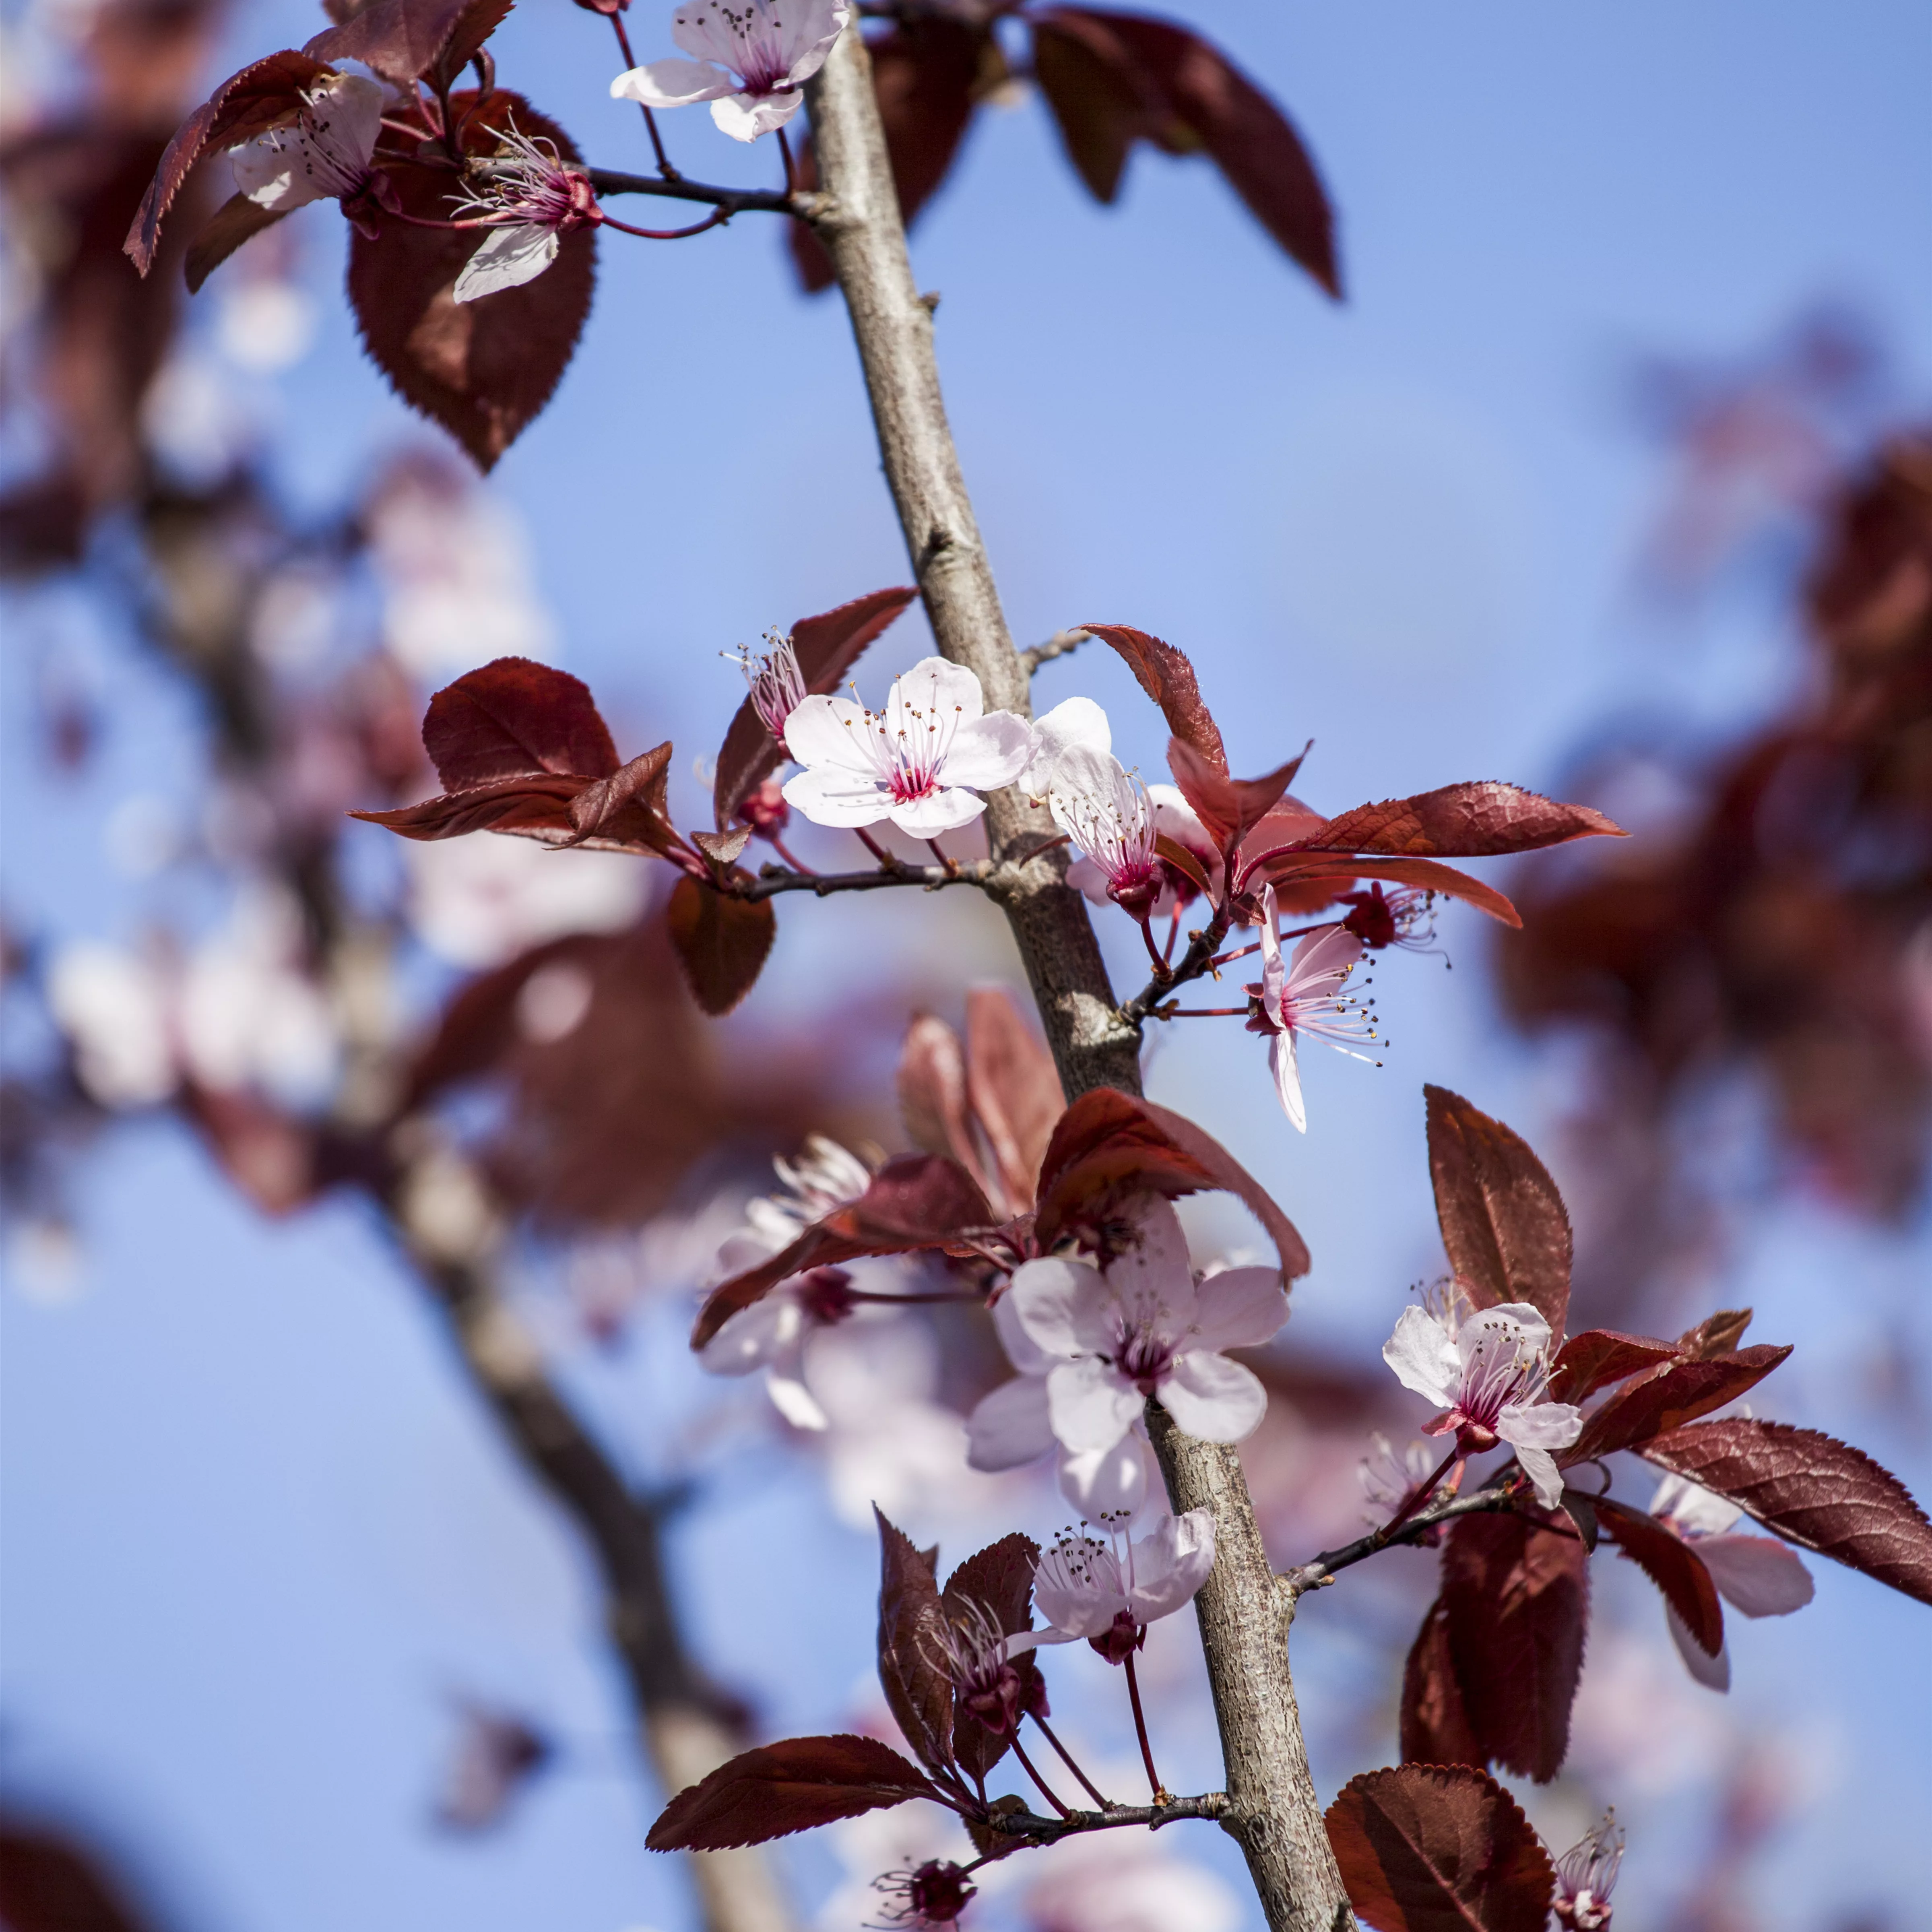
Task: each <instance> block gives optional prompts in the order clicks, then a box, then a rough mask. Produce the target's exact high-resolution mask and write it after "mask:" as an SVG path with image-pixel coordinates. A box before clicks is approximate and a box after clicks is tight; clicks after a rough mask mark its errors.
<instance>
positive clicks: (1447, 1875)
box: [1325, 1764, 1556, 1932]
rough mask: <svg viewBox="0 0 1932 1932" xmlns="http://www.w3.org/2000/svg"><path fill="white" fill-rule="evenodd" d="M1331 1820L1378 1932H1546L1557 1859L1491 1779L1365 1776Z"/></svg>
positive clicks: (1362, 1911)
mask: <svg viewBox="0 0 1932 1932" xmlns="http://www.w3.org/2000/svg"><path fill="white" fill-rule="evenodd" d="M1325 1823H1327V1825H1328V1842H1329V1843H1330V1844H1331V1846H1333V1847H1334V1852H1335V1862H1336V1863H1337V1864H1338V1865H1339V1866H1340V1867H1341V1872H1342V1882H1343V1885H1346V1887H1347V1888H1348V1892H1349V1903H1350V1904H1351V1905H1352V1906H1354V1907H1355V1910H1356V1912H1357V1913H1358V1915H1360V1916H1361V1919H1362V1921H1363V1922H1364V1924H1367V1925H1370V1926H1373V1927H1374V1928H1375V1932H1543V1927H1544V1921H1546V1919H1547V1918H1548V1916H1549V1912H1550V1895H1551V1894H1552V1892H1553V1891H1554V1890H1555V1888H1556V1873H1555V1872H1554V1871H1553V1870H1552V1868H1551V1866H1550V1855H1549V1853H1548V1852H1546V1851H1545V1850H1544V1848H1543V1842H1542V1841H1541V1839H1540V1838H1538V1836H1537V1835H1536V1833H1535V1829H1533V1828H1532V1826H1531V1824H1530V1822H1529V1820H1528V1819H1527V1818H1526V1817H1524V1816H1523V1811H1522V1808H1521V1807H1520V1805H1517V1802H1516V1800H1515V1799H1513V1798H1512V1797H1511V1796H1510V1795H1509V1793H1508V1792H1507V1791H1505V1790H1504V1789H1503V1788H1502V1786H1501V1785H1499V1784H1497V1783H1496V1780H1495V1779H1494V1778H1491V1777H1490V1776H1489V1775H1488V1774H1487V1772H1482V1771H1479V1770H1475V1769H1471V1768H1470V1767H1469V1766H1466V1765H1424V1764H1405V1765H1403V1766H1401V1767H1400V1769H1396V1770H1393V1771H1370V1772H1364V1773H1363V1774H1362V1775H1361V1777H1359V1778H1351V1779H1350V1780H1349V1782H1348V1783H1347V1784H1345V1785H1344V1786H1343V1787H1342V1789H1341V1790H1340V1791H1339V1792H1337V1793H1336V1796H1335V1802H1334V1804H1332V1805H1330V1806H1329V1808H1328V1816H1327V1818H1326V1820H1325Z"/></svg>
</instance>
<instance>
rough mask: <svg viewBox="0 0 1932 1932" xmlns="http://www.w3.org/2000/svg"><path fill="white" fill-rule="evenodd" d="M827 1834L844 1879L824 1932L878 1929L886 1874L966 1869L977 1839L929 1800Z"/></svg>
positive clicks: (822, 1920)
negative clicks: (941, 1866) (950, 1865)
mask: <svg viewBox="0 0 1932 1932" xmlns="http://www.w3.org/2000/svg"><path fill="white" fill-rule="evenodd" d="M826 1838H828V1839H829V1841H830V1842H831V1845H832V1850H833V1851H834V1852H835V1853H836V1854H837V1855H838V1862H839V1864H840V1865H841V1867H843V1870H844V1878H843V1879H842V1880H841V1882H840V1884H839V1885H838V1888H837V1889H836V1890H835V1891H834V1892H833V1893H832V1896H831V1897H829V1899H827V1900H826V1902H825V1903H824V1904H823V1906H821V1907H820V1909H819V1912H818V1915H817V1918H816V1919H815V1920H814V1924H816V1925H817V1927H818V1928H819V1932H860V1928H861V1927H865V1926H869V1925H875V1924H877V1923H878V1921H879V1918H880V1896H879V1891H878V1888H877V1880H878V1879H880V1877H882V1876H884V1875H885V1874H886V1873H889V1872H907V1871H915V1870H917V1869H918V1868H919V1867H920V1866H921V1865H922V1864H926V1862H927V1861H929V1859H934V1858H950V1859H952V1860H953V1861H955V1862H956V1863H959V1864H965V1863H966V1862H967V1861H969V1860H970V1859H971V1858H972V1857H973V1855H974V1853H973V1844H972V1841H971V1839H969V1838H968V1837H967V1835H966V1833H965V1830H964V1829H963V1828H962V1826H961V1825H960V1823H959V1819H958V1818H957V1817H956V1816H955V1815H954V1814H953V1813H952V1812H950V1811H945V1810H944V1809H942V1808H941V1807H940V1806H938V1805H931V1804H928V1803H926V1802H925V1801H924V1800H923V1799H916V1800H915V1801H914V1802H913V1803H911V1804H910V1805H894V1806H893V1807H892V1809H891V1810H890V1811H868V1812H866V1813H865V1814H863V1815H862V1817H856V1818H845V1819H841V1820H840V1821H839V1822H838V1823H837V1824H835V1825H833V1826H831V1827H829V1829H828V1830H827V1832H826ZM991 1869H992V1870H997V1869H998V1867H992V1868H991ZM989 1876H990V1870H989Z"/></svg>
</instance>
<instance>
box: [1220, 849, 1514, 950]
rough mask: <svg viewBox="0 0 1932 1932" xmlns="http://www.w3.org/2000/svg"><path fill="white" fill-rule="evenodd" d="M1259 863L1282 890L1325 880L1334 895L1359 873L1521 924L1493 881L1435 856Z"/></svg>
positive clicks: (1307, 857) (1302, 856) (1309, 857)
mask: <svg viewBox="0 0 1932 1932" xmlns="http://www.w3.org/2000/svg"><path fill="white" fill-rule="evenodd" d="M1263 829H1264V830H1265V827H1264V828H1263ZM1244 862H1246V863H1250V864H1253V863H1254V861H1252V860H1247V861H1244ZM1257 869H1259V871H1260V872H1261V874H1262V877H1265V879H1266V880H1268V882H1269V883H1270V884H1271V885H1273V886H1274V888H1275V889H1276V891H1277V892H1278V893H1280V894H1283V895H1286V893H1287V892H1289V891H1290V890H1295V891H1300V890H1302V889H1304V888H1307V887H1309V886H1320V885H1322V884H1328V886H1331V888H1332V889H1331V892H1329V894H1328V898H1330V899H1334V898H1340V895H1342V894H1343V892H1346V891H1348V890H1349V887H1350V886H1352V885H1353V884H1354V883H1355V880H1357V879H1358V878H1361V879H1385V880H1388V882H1389V883H1391V885H1397V886H1418V887H1419V888H1420V889H1421V890H1422V891H1424V892H1440V893H1441V894H1442V895H1443V896H1444V897H1445V898H1452V899H1463V900H1466V901H1467V902H1468V903H1469V904H1471V905H1472V906H1474V907H1475V908H1476V910H1478V912H1486V913H1488V914H1489V916H1490V917H1491V918H1492V919H1500V920H1501V921H1502V922H1503V924H1504V925H1505V926H1521V925H1522V924H1523V918H1522V915H1521V914H1520V913H1518V912H1517V909H1516V907H1515V906H1514V904H1512V903H1511V901H1510V899H1509V898H1508V896H1507V895H1505V894H1504V893H1502V892H1498V891H1497V890H1496V888H1495V886H1486V885H1485V884H1484V883H1483V882H1482V880H1481V879H1472V878H1471V877H1470V876H1469V874H1468V873H1467V872H1459V871H1457V870H1456V868H1454V866H1453V865H1438V864H1437V863H1436V861H1435V860H1434V859H1385V858H1367V859H1355V858H1351V859H1349V860H1348V861H1347V862H1346V863H1337V862H1334V861H1333V860H1330V859H1325V858H1323V857H1322V856H1319V855H1316V854H1313V853H1296V852H1289V853H1283V854H1281V855H1280V856H1278V857H1276V858H1272V859H1263V860H1262V862H1260V864H1259V866H1258V868H1257ZM1315 903H1316V904H1325V903H1327V901H1315Z"/></svg>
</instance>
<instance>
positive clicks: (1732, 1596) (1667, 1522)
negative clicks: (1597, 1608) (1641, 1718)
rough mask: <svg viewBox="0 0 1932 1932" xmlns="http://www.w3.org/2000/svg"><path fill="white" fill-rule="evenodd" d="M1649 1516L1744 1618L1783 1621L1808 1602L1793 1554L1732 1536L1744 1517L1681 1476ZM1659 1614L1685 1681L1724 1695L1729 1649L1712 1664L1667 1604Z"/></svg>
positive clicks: (1662, 1489)
mask: <svg viewBox="0 0 1932 1932" xmlns="http://www.w3.org/2000/svg"><path fill="white" fill-rule="evenodd" d="M1650 1513H1651V1514H1652V1516H1654V1517H1655V1518H1656V1519H1657V1520H1658V1522H1659V1523H1661V1524H1662V1525H1663V1526H1664V1528H1665V1529H1667V1530H1669V1531H1670V1533H1671V1534H1672V1535H1673V1536H1675V1537H1677V1538H1680V1539H1681V1540H1682V1541H1684V1542H1685V1543H1687V1544H1689V1545H1690V1546H1691V1548H1693V1549H1694V1550H1696V1552H1697V1555H1698V1556H1699V1557H1700V1559H1702V1560H1703V1565H1704V1568H1706V1570H1708V1571H1710V1573H1711V1581H1712V1583H1715V1585H1716V1586H1718V1595H1720V1596H1721V1597H1722V1598H1724V1601H1726V1602H1727V1603H1728V1604H1731V1605H1733V1607H1735V1608H1736V1609H1738V1610H1742V1612H1743V1613H1744V1614H1745V1616H1748V1617H1785V1616H1790V1614H1791V1613H1792V1612H1793V1610H1802V1609H1803V1608H1804V1607H1805V1605H1806V1604H1808V1603H1809V1602H1810V1601H1811V1598H1812V1595H1813V1590H1814V1586H1813V1584H1812V1581H1811V1571H1808V1569H1806V1568H1805V1564H1804V1562H1803V1559H1802V1558H1800V1557H1799V1554H1798V1553H1797V1552H1796V1550H1793V1549H1792V1548H1791V1547H1790V1546H1789V1545H1788V1544H1783V1543H1780V1542H1778V1541H1777V1540H1776V1539H1775V1538H1772V1537H1769V1536H1739V1535H1733V1533H1732V1529H1733V1525H1734V1524H1736V1522H1737V1521H1738V1520H1739V1517H1742V1515H1743V1514H1744V1511H1742V1510H1741V1509H1740V1508H1739V1507H1738V1506H1737V1505H1736V1503H1734V1502H1731V1501H1730V1499H1729V1498H1728V1497H1725V1496H1718V1495H1717V1494H1715V1493H1714V1492H1713V1491H1712V1490H1707V1489H1705V1488H1703V1487H1702V1486H1701V1485H1700V1484H1696V1483H1693V1482H1691V1481H1688V1480H1687V1479H1686V1478H1684V1477H1682V1476H1666V1477H1665V1478H1664V1480H1663V1481H1662V1482H1661V1483H1660V1484H1658V1486H1657V1493H1656V1495H1655V1496H1653V1497H1652V1499H1651V1502H1650ZM1664 1620H1665V1622H1667V1624H1668V1625H1670V1634H1671V1637H1672V1639H1673V1641H1674V1642H1675V1643H1676V1646H1677V1649H1678V1653H1679V1655H1680V1656H1682V1658H1683V1659H1684V1662H1685V1667H1686V1668H1687V1669H1688V1670H1689V1671H1690V1673H1691V1676H1693V1677H1694V1678H1696V1679H1697V1682H1699V1683H1700V1684H1702V1685H1704V1686H1706V1688H1707V1689H1709V1690H1712V1691H1727V1690H1729V1689H1730V1682H1731V1660H1730V1649H1729V1646H1724V1648H1722V1649H1720V1650H1719V1651H1718V1654H1717V1655H1716V1656H1715V1657H1712V1656H1709V1655H1706V1652H1705V1651H1704V1649H1703V1646H1701V1645H1700V1644H1699V1643H1698V1642H1697V1639H1696V1638H1695V1637H1693V1636H1692V1635H1691V1631H1690V1629H1689V1627H1688V1625H1686V1624H1685V1622H1684V1619H1682V1617H1680V1616H1679V1615H1678V1614H1677V1613H1676V1611H1675V1610H1673V1609H1672V1608H1671V1607H1670V1605H1669V1604H1665V1605H1664Z"/></svg>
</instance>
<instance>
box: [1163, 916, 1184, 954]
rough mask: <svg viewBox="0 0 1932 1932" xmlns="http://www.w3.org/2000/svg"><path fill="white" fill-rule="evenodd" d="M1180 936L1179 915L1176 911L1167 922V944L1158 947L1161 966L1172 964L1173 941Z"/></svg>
mask: <svg viewBox="0 0 1932 1932" xmlns="http://www.w3.org/2000/svg"><path fill="white" fill-rule="evenodd" d="M1180 937H1181V915H1180V913H1178V912H1177V913H1175V914H1174V916H1172V918H1171V919H1169V921H1168V922H1167V944H1166V945H1165V946H1163V947H1162V948H1161V949H1160V963H1161V964H1162V965H1163V966H1172V965H1173V964H1174V943H1175V941H1176V940H1178V938H1180Z"/></svg>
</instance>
